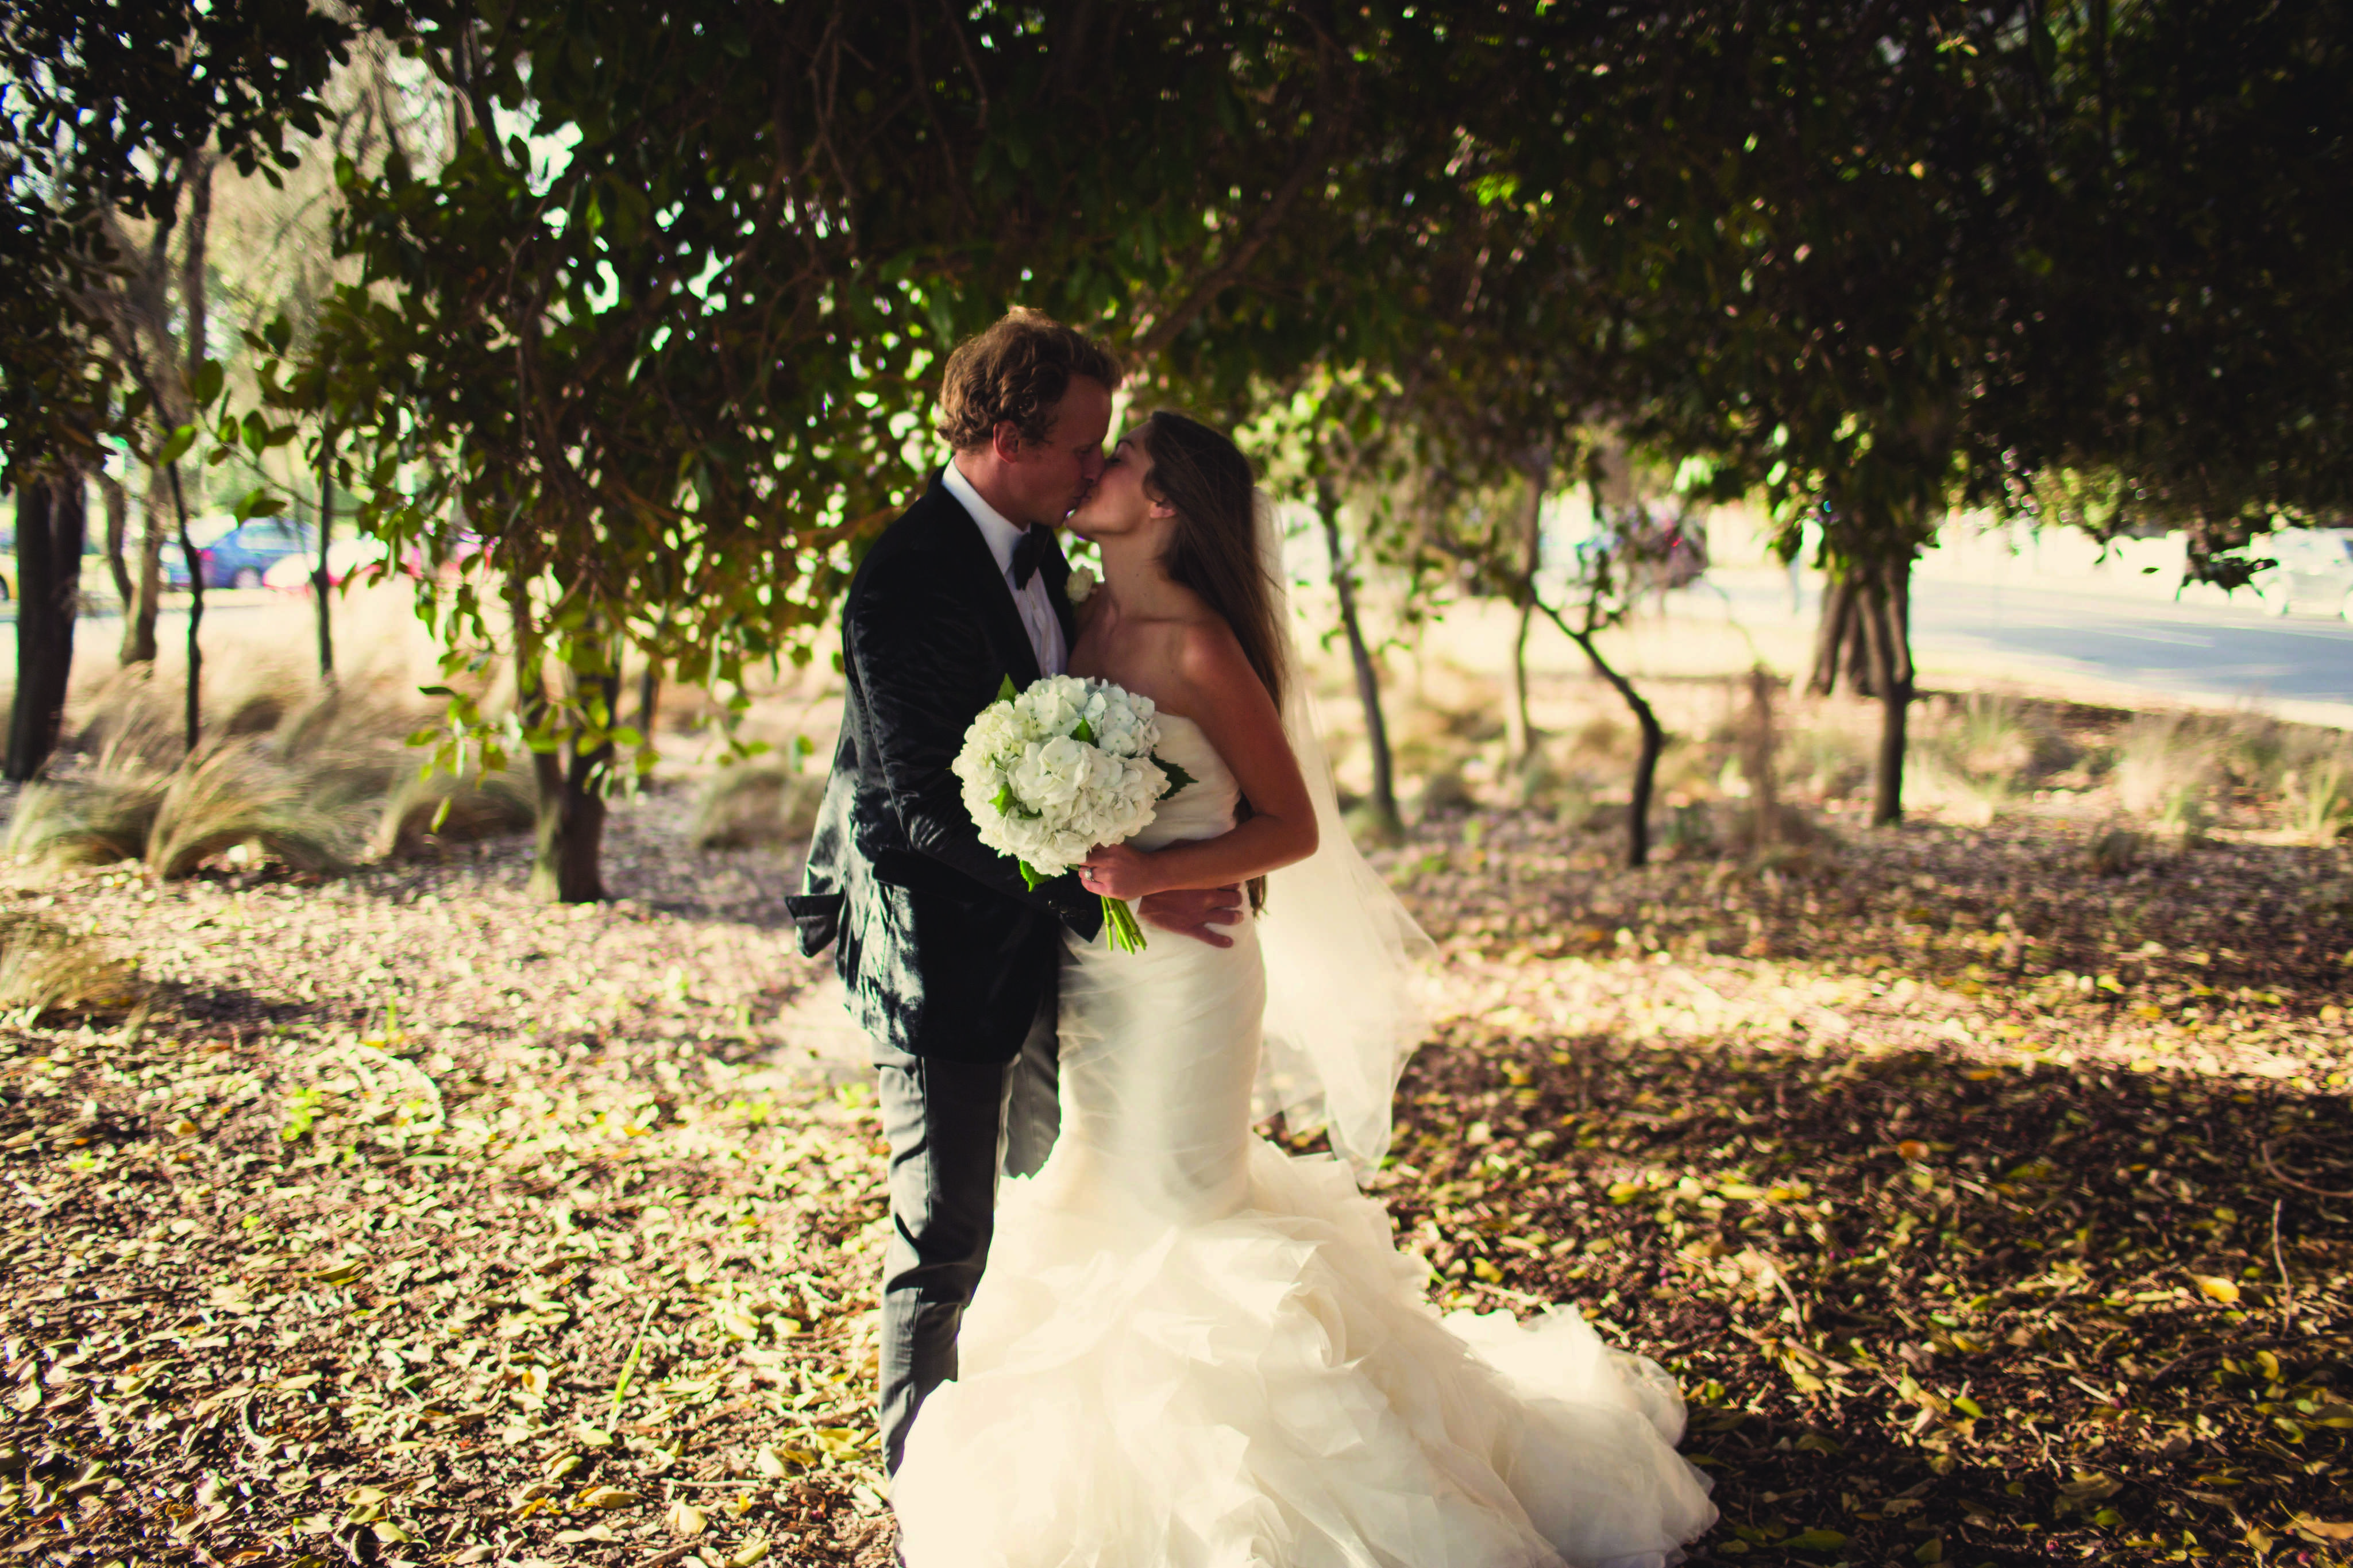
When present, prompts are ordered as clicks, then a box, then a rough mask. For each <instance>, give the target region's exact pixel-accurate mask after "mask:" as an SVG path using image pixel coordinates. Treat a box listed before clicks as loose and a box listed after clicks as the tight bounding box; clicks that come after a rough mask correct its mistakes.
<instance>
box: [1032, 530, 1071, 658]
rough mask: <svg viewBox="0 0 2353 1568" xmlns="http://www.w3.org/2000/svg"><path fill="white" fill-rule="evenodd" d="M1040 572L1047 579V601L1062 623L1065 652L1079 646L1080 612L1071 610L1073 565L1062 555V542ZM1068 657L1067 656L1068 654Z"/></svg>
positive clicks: (1055, 542) (1050, 553)
mask: <svg viewBox="0 0 2353 1568" xmlns="http://www.w3.org/2000/svg"><path fill="white" fill-rule="evenodd" d="M1038 570H1039V574H1041V575H1043V576H1044V577H1045V579H1046V600H1047V602H1048V603H1049V604H1050V605H1053V606H1054V618H1055V619H1056V620H1058V621H1060V622H1061V623H1062V647H1063V648H1064V649H1065V650H1068V649H1071V648H1075V647H1078V646H1079V617H1078V612H1077V611H1075V610H1073V609H1071V595H1070V582H1071V563H1070V562H1069V561H1068V560H1066V559H1064V557H1063V555H1062V542H1061V541H1060V540H1059V539H1057V540H1056V541H1054V547H1053V548H1052V549H1050V550H1049V551H1048V552H1046V559H1045V560H1043V561H1040V562H1039V563H1038ZM1066 657H1067V654H1066Z"/></svg>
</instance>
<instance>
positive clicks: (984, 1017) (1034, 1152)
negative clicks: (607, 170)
mask: <svg viewBox="0 0 2353 1568" xmlns="http://www.w3.org/2000/svg"><path fill="white" fill-rule="evenodd" d="M1119 382H1120V369H1119V363H1118V362H1117V361H1116V360H1115V359H1113V357H1112V354H1111V352H1110V351H1109V350H1108V349H1107V348H1105V347H1104V346H1103V344H1102V343H1099V342H1095V341H1094V340H1092V339H1091V338H1088V337H1086V336H1085V335H1083V334H1082V333H1081V332H1078V331H1074V330H1072V329H1071V328H1069V327H1066V326H1063V325H1062V324H1061V323H1060V322H1059V321H1053V320H1051V319H1050V318H1049V317H1046V316H1044V315H1041V314H1039V312H1037V311H1035V310H1014V311H1013V312H1012V313H1011V314H1009V315H1008V316H1007V317H1006V318H1005V319H1004V320H1003V321H998V322H997V324H996V325H995V326H993V327H991V328H989V329H988V330H987V331H985V332H983V333H981V334H980V335H979V336H978V337H976V338H974V339H972V340H970V341H969V342H965V343H964V344H962V345H961V346H960V347H958V348H957V349H956V351H955V353H952V354H950V355H949V356H948V363H947V370H946V374H945V375H944V378H943V380H942V383H941V386H940V417H939V426H938V428H939V432H940V434H941V436H942V437H944V438H945V439H946V441H947V443H948V445H949V447H951V448H953V450H954V454H955V456H954V458H953V459H952V460H951V461H950V462H949V463H948V465H947V466H946V467H945V468H943V469H942V470H941V472H940V474H939V476H938V478H936V479H934V480H933V482H932V485H931V488H930V489H928V490H927V491H925V492H924V494H923V499H922V500H918V501H916V502H915V503H914V504H913V506H911V507H909V508H908V509H907V510H905V511H904V512H903V513H902V514H901V515H900V517H899V519H898V520H897V521H894V522H893V523H892V525H891V526H890V527H889V528H888V529H887V530H885V531H883V534H882V536H881V539H879V540H877V541H876V542H875V543H874V547H873V549H872V550H871V551H869V552H867V555H866V559H865V561H864V562H863V563H861V564H860V566H859V569H858V575H857V577H856V578H855V580H853V581H852V582H851V584H850V585H849V598H848V600H847V601H846V602H845V604H844V605H843V608H842V616H841V647H842V669H843V674H844V677H845V679H846V680H847V682H848V688H849V689H848V691H847V693H846V695H845V696H844V699H843V702H842V719H841V742H840V745H839V749H837V750H836V752H834V758H833V773H832V775H831V777H830V778H829V779H828V781H827V784H826V791H825V801H824V805H822V807H821V808H820V809H819V811H818V825H817V833H816V837H814V839H813V840H812V841H811V843H810V845H809V854H808V866H807V871H806V873H805V874H804V876H803V879H802V884H801V892H800V895H799V896H798V897H797V898H794V899H791V900H787V903H788V904H789V906H790V908H791V910H792V915H793V920H794V923H795V924H796V925H797V927H798V928H799V932H800V946H801V951H802V952H804V953H807V954H811V955H814V954H816V953H818V952H821V951H823V950H824V948H825V947H826V945H827V944H828V942H831V943H835V944H836V946H835V949H834V963H835V967H836V968H837V969H838V970H839V972H840V973H841V978H842V982H843V984H845V985H846V986H847V988H848V990H849V1005H850V1010H851V1013H852V1014H853V1015H854V1016H856V1018H857V1019H858V1022H859V1023H860V1026H862V1027H864V1028H865V1030H866V1031H867V1033H868V1034H869V1035H870V1036H871V1037H873V1041H874V1063H875V1067H876V1068H877V1069H878V1071H879V1072H880V1074H881V1111H882V1131H883V1133H884V1136H885V1137H887V1138H888V1139H889V1141H890V1144H891V1168H890V1174H891V1224H892V1237H891V1242H890V1246H889V1247H888V1249H887V1251H886V1252H885V1254H884V1258H883V1265H882V1347H881V1369H880V1370H881V1426H882V1444H883V1458H884V1462H885V1464H886V1465H887V1467H888V1468H890V1469H892V1470H893V1471H895V1470H896V1469H897V1468H899V1458H900V1456H901V1454H902V1452H903V1451H904V1449H905V1447H906V1441H907V1431H908V1428H909V1426H911V1425H912V1424H913V1421H914V1418H915V1411H916V1409H917V1407H918V1406H920V1405H922V1404H923V1398H924V1396H925V1395H927V1394H930V1393H931V1391H932V1390H933V1389H934V1388H936V1387H937V1386H938V1385H939V1384H941V1383H942V1382H944V1381H945V1380H947V1379H949V1378H953V1377H954V1376H955V1370H956V1349H955V1342H956V1329H957V1325H958V1324H959V1322H960V1321H962V1319H963V1316H964V1309H965V1304H966V1303H968V1302H969V1301H970V1300H972V1294H973V1290H974V1289H975V1287H976V1286H977V1285H978V1284H979V1282H980V1273H981V1268H982V1266H983V1265H984V1264H985V1263H986V1262H987V1258H988V1240H989V1233H990V1230H991V1228H992V1225H993V1220H994V1215H995V1207H996V1184H997V1173H998V1171H999V1170H1000V1169H1001V1170H1003V1171H1004V1172H1005V1173H1008V1174H1010V1175H1029V1174H1030V1173H1034V1172H1035V1171H1036V1170H1037V1169H1038V1168H1039V1166H1040V1165H1042V1164H1043V1163H1045V1160H1046V1155H1047V1152H1049V1151H1050V1149H1051V1148H1052V1147H1053V1142H1054V1136H1055V1133H1056V1131H1058V1130H1059V1126H1060V1115H1059V1112H1058V1110H1057V1107H1056V1103H1055V1066H1054V1064H1055V1036H1054V1024H1055V1011H1056V1008H1055V977H1056V973H1057V971H1058V969H1059V966H1060V952H1061V928H1062V927H1064V926H1068V927H1070V928H1071V930H1072V931H1076V932H1078V933H1079V934H1080V935H1081V936H1082V937H1092V936H1093V935H1094V934H1095V932H1096V930H1097V928H1098V927H1099V926H1100V925H1101V923H1102V906H1101V904H1100V902H1099V901H1098V900H1096V899H1095V897H1094V896H1093V895H1092V894H1090V893H1088V892H1086V891H1084V890H1083V889H1081V888H1080V886H1079V884H1078V881H1077V879H1075V878H1071V877H1061V878H1058V879H1055V880H1053V881H1050V882H1047V883H1045V884H1043V885H1041V886H1039V888H1037V889H1034V890H1032V889H1029V888H1026V887H1025V886H1024V885H1023V883H1022V879H1021V874H1020V872H1019V871H1018V869H1017V868H1016V867H1015V863H1014V862H1013V861H1011V860H1009V859H1007V858H1003V857H1001V856H999V855H997V854H996V853H995V852H994V851H991V850H989V849H987V848H985V847H982V845H981V842H980V837H979V833H978V830H977V829H976V827H975V826H973V821H972V818H971V816H970V815H969V814H967V813H966V812H965V807H964V801H963V797H962V795H961V792H960V789H959V786H958V784H957V783H956V779H955V775H954V774H953V773H950V772H949V771H948V764H949V763H950V762H951V761H952V760H953V759H954V758H955V754H956V752H957V751H958V750H960V749H961V747H962V745H963V742H964V732H965V727H966V726H967V725H969V724H970V723H971V722H972V721H973V718H974V716H975V715H976V714H977V713H979V711H980V710H981V709H983V708H984V707H986V706H987V705H988V704H989V703H990V702H992V701H994V700H996V698H997V688H998V685H999V684H1000V683H1001V682H1002V681H1003V680H1004V679H1006V678H1007V677H1008V676H1009V677H1011V678H1012V680H1013V684H1014V685H1015V686H1017V687H1019V686H1026V685H1028V684H1029V682H1031V681H1033V680H1035V679H1038V678H1039V676H1041V675H1060V674H1061V673H1062V672H1063V670H1064V668H1065V666H1066V665H1067V663H1068V661H1069V658H1070V649H1071V644H1072V643H1073V642H1075V641H1076V640H1077V637H1078V631H1077V626H1076V624H1075V623H1074V621H1073V620H1072V617H1071V605H1070V601H1069V599H1068V598H1066V597H1065V596H1064V595H1063V591H1062V590H1063V584H1064V582H1065V580H1066V579H1068V577H1069V576H1070V566H1069V564H1068V563H1066V562H1064V560H1063V559H1062V552H1061V551H1060V549H1059V548H1058V547H1057V546H1056V545H1055V543H1054V529H1055V527H1056V526H1057V525H1058V524H1060V522H1061V521H1062V520H1063V518H1065V517H1067V516H1068V515H1069V514H1070V512H1071V510H1072V509H1073V508H1074V507H1076V506H1077V505H1078V504H1079V502H1080V500H1082V499H1083V498H1084V496H1085V495H1086V493H1087V491H1088V490H1089V489H1092V487H1093V485H1094V482H1095V480H1096V479H1097V478H1098V477H1100V476H1101V474H1102V473H1103V437H1104V436H1105V435H1106V434H1107V433H1108V432H1109V428H1110V425H1111V401H1112V392H1113V388H1115V387H1117V386H1118V384H1119ZM1136 913H1137V915H1138V916H1139V917H1140V918H1141V919H1143V920H1144V921H1146V922H1148V923H1150V924H1152V925H1155V926H1158V927H1160V928H1162V929H1164V930H1166V931H1176V932H1181V933H1183V934H1185V935H1187V936H1192V937H1196V938H1198V939H1199V940H1200V941H1203V942H1209V943H1211V944H1213V945H1215V946H1219V947H1226V946H1230V945H1231V939H1230V938H1228V937H1225V936H1222V935H1220V934H1219V931H1218V929H1217V928H1218V927H1219V925H1222V924H1230V923H1232V922H1233V921H1238V920H1239V919H1240V895H1239V893H1238V892H1236V891H1235V890H1233V889H1223V890H1216V891H1206V892H1189V893H1165V894H1160V895H1157V896H1155V897H1154V898H1150V899H1145V900H1143V901H1142V902H1141V903H1140V904H1139V905H1138V906H1137V909H1136Z"/></svg>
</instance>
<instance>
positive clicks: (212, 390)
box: [188, 359, 228, 408]
mask: <svg viewBox="0 0 2353 1568" xmlns="http://www.w3.org/2000/svg"><path fill="white" fill-rule="evenodd" d="M227 379H228V377H227V373H226V372H224V371H223V370H222V369H221V363H220V361H218V360H216V359H208V360H206V361H205V363H202V364H200V365H198V366H196V374H194V375H192V376H190V377H189V378H188V395H189V396H191V397H193V398H195V400H196V406H197V407H199V408H202V407H203V406H205V405H206V404H208V403H210V402H211V401H212V400H213V399H214V398H216V397H218V396H219V395H221V386H222V384H223V383H225V382H226V381H227Z"/></svg>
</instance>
